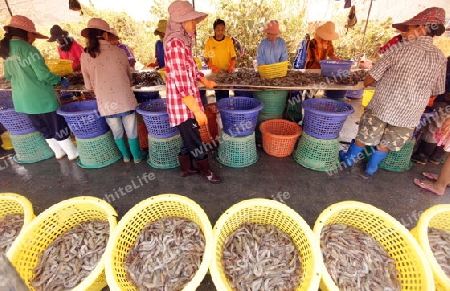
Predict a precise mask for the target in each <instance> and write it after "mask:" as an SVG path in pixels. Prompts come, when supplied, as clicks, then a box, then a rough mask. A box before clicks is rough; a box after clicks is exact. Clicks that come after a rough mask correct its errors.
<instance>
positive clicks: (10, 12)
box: [5, 0, 13, 16]
mask: <svg viewBox="0 0 450 291" xmlns="http://www.w3.org/2000/svg"><path fill="white" fill-rule="evenodd" d="M5 4H6V7H8V11H9V15H11V16H13V14H12V11H11V8H10V7H9V3H8V0H5Z"/></svg>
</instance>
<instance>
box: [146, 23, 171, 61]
mask: <svg viewBox="0 0 450 291" xmlns="http://www.w3.org/2000/svg"><path fill="white" fill-rule="evenodd" d="M166 28H167V20H165V19H161V20H160V21H158V26H157V27H156V29H155V32H154V34H155V35H157V36H159V39H158V40H157V41H156V43H155V62H154V63H151V64H149V65H148V66H147V67H149V68H155V67H157V68H159V69H163V68H164V67H165V66H166V64H165V62H164V44H163V39H164V36H165V35H166Z"/></svg>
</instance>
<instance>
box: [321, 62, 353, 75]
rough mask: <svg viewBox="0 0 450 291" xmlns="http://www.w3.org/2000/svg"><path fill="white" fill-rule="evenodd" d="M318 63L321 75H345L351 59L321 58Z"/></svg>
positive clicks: (348, 70) (348, 72) (347, 72)
mask: <svg viewBox="0 0 450 291" xmlns="http://www.w3.org/2000/svg"><path fill="white" fill-rule="evenodd" d="M319 63H320V72H321V73H322V76H324V77H329V78H335V77H336V78H344V77H347V76H348V75H349V74H350V69H351V67H352V65H353V61H345V60H322V61H319Z"/></svg>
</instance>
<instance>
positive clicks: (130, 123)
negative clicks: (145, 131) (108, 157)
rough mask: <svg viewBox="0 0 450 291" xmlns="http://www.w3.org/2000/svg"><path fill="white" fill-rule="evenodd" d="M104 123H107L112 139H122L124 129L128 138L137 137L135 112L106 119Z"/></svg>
mask: <svg viewBox="0 0 450 291" xmlns="http://www.w3.org/2000/svg"><path fill="white" fill-rule="evenodd" d="M106 123H108V125H109V128H110V129H111V131H112V133H113V135H114V139H119V138H123V132H124V131H123V129H124V128H125V132H126V133H127V137H128V138H131V139H133V138H137V137H138V130H137V116H136V113H135V112H133V113H131V114H128V115H124V116H119V117H107V118H106Z"/></svg>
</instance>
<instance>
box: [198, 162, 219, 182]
mask: <svg viewBox="0 0 450 291" xmlns="http://www.w3.org/2000/svg"><path fill="white" fill-rule="evenodd" d="M195 162H196V163H197V166H198V169H199V171H200V175H202V177H203V178H205V179H206V180H208V181H209V182H211V183H213V184H218V183H220V177H219V176H216V175H215V174H214V173H213V172H212V171H211V168H210V167H209V161H208V157H206V158H205V159H203V160H199V161H195Z"/></svg>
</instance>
